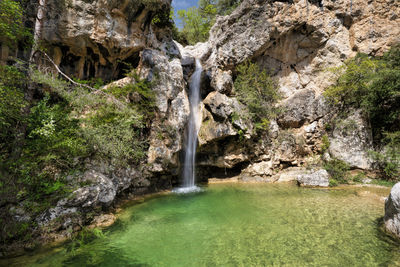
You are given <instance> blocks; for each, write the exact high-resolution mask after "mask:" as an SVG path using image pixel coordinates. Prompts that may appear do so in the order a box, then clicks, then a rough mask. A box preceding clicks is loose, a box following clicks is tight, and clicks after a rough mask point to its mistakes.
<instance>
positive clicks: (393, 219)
mask: <svg viewBox="0 0 400 267" xmlns="http://www.w3.org/2000/svg"><path fill="white" fill-rule="evenodd" d="M384 221H385V227H386V229H387V230H388V231H389V232H391V233H393V234H394V235H396V236H397V237H399V238H400V183H397V184H395V185H394V186H393V188H392V190H391V191H390V195H389V197H388V198H387V199H386V201H385V217H384Z"/></svg>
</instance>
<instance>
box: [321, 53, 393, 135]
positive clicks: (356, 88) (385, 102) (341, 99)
mask: <svg viewBox="0 0 400 267" xmlns="http://www.w3.org/2000/svg"><path fill="white" fill-rule="evenodd" d="M399 54H400V47H394V48H392V49H391V50H390V51H389V52H388V53H386V54H385V55H384V56H383V57H382V58H370V57H368V56H366V55H364V54H358V55H357V56H356V57H355V58H354V59H351V60H349V61H347V62H346V63H345V64H344V65H343V66H341V67H338V68H335V69H334V70H333V71H334V73H335V74H336V84H335V85H334V86H332V87H330V88H329V89H327V90H326V92H325V96H326V97H327V98H328V99H329V100H331V101H332V102H333V103H336V104H340V105H342V106H343V107H344V108H346V107H353V108H361V109H362V110H363V111H364V112H365V113H366V114H367V115H368V117H369V118H370V121H371V126H372V128H373V133H374V138H375V140H377V141H378V140H381V139H382V138H383V136H384V132H385V131H389V132H394V131H398V130H400V67H399V63H398V61H397V60H396V59H399V58H400V56H399Z"/></svg>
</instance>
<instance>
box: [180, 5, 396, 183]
mask: <svg viewBox="0 0 400 267" xmlns="http://www.w3.org/2000/svg"><path fill="white" fill-rule="evenodd" d="M399 14H400V3H399V2H398V1H391V0H382V1H369V2H366V1H352V0H343V1H305V0H301V1H257V0H248V1H244V2H243V3H242V4H241V6H240V7H238V8H237V9H236V10H235V11H234V12H233V13H232V14H231V15H230V16H224V17H219V18H217V22H216V23H215V25H214V26H213V28H212V29H211V34H210V38H209V40H208V42H206V43H202V44H197V45H196V46H194V47H186V48H185V49H186V51H187V53H189V54H192V55H193V56H194V57H200V58H201V59H202V62H203V64H204V65H205V68H206V69H207V73H208V75H209V77H208V78H209V80H210V82H209V87H210V88H209V89H208V91H216V92H217V93H216V92H211V93H210V94H209V96H207V97H206V98H205V100H204V104H205V107H206V111H205V112H206V113H211V115H207V114H206V115H205V116H203V117H204V122H203V125H202V130H201V133H203V134H205V135H207V136H206V137H204V136H202V135H201V136H200V153H202V154H208V156H207V157H200V162H199V165H211V166H215V167H218V168H222V167H223V168H232V167H234V166H235V165H236V164H239V165H238V166H239V167H240V168H242V166H243V164H244V163H245V164H250V165H252V166H254V168H258V165H259V164H263V166H264V167H265V166H268V167H265V168H263V172H264V176H270V175H272V174H273V173H274V172H276V171H278V170H279V169H282V168H286V167H288V166H300V165H303V164H304V163H305V162H306V161H307V160H308V158H309V157H310V156H311V155H313V154H315V153H316V152H320V151H321V137H322V136H323V135H325V134H326V135H329V139H330V143H331V147H330V149H329V154H330V156H332V157H336V158H339V159H341V160H344V161H346V162H347V163H348V164H349V165H350V166H351V167H352V168H359V169H364V170H366V169H370V168H371V160H370V159H369V158H368V155H367V154H368V153H367V151H368V150H370V149H371V148H372V141H371V132H370V131H371V130H370V127H369V125H368V124H367V123H366V120H365V118H362V117H361V116H360V115H359V113H357V111H355V113H354V115H351V116H349V117H348V118H345V119H343V121H342V122H343V123H342V124H340V125H341V126H340V127H337V128H335V129H334V131H327V130H326V128H327V125H328V124H329V122H330V121H331V119H332V118H333V117H335V116H336V114H335V110H333V108H332V107H330V106H329V105H328V104H327V103H326V101H325V100H324V97H323V95H322V93H323V91H324V90H325V89H326V88H327V87H329V86H330V85H331V84H332V82H333V80H332V75H333V74H332V73H331V72H330V71H329V69H330V68H331V67H337V66H340V65H341V64H343V62H344V61H345V60H346V59H348V58H350V57H353V56H355V55H356V53H357V52H362V53H366V54H369V55H381V54H382V53H383V52H385V51H386V50H388V49H389V48H390V47H391V46H392V45H394V44H396V43H398V42H399V41H400V38H399V36H400V35H399V34H400V27H399V25H400V18H399ZM246 60H252V61H255V62H257V63H258V64H259V65H260V66H261V67H263V68H265V69H267V70H268V71H269V72H270V73H271V74H272V75H273V76H274V77H275V78H277V79H278V81H279V90H280V92H281V94H282V95H283V97H284V98H283V100H282V101H281V102H280V103H279V105H280V106H281V107H282V108H283V110H284V111H285V112H284V113H283V114H282V115H281V116H280V117H279V118H278V119H277V120H276V122H272V123H271V129H270V134H269V136H268V137H266V138H262V140H261V141H258V140H257V142H258V143H254V140H251V139H254V136H252V137H250V136H249V137H248V138H246V140H247V141H239V138H238V137H239V130H240V127H234V126H233V125H231V122H230V121H231V117H229V116H230V115H229V114H232V113H233V112H240V107H239V106H237V105H236V106H235V105H231V104H228V103H230V102H234V101H235V97H234V96H235V91H234V84H233V81H234V79H235V76H236V71H235V70H236V67H237V66H238V65H239V64H241V63H243V62H245V61H246ZM216 94H221V96H218V97H217V98H216V97H215V96H216ZM211 98H212V99H217V100H219V99H224V100H223V102H224V103H225V107H224V108H221V109H219V110H218V111H215V108H212V107H211V106H210V99H211ZM213 101H214V102H213V103H212V105H216V102H215V100H213ZM227 107H229V109H228V110H227ZM221 110H223V113H224V114H225V118H224V117H223V116H222V117H221V114H220V113H221ZM226 115H227V116H226ZM210 118H214V120H215V121H216V122H214V121H212V122H211V123H210ZM221 118H223V119H222V120H221ZM226 118H227V119H226ZM346 124H347V125H349V124H351V125H353V126H354V127H350V128H349V127H347V128H346V127H344V126H345V125H346ZM204 139H205V140H207V142H202V141H201V140H204ZM268 139H270V140H268ZM225 143H228V144H227V145H224V144H225ZM232 144H235V145H232ZM349 146H350V147H351V149H345V147H347V148H348V147H349ZM217 148H218V149H217ZM210 154H211V155H213V156H212V159H211V160H210ZM327 156H329V155H327ZM232 159H234V164H232ZM252 166H249V167H247V169H246V172H248V171H249V169H251V168H252Z"/></svg>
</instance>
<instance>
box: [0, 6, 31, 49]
mask: <svg viewBox="0 0 400 267" xmlns="http://www.w3.org/2000/svg"><path fill="white" fill-rule="evenodd" d="M0 36H1V37H2V42H5V43H6V44H7V45H10V46H12V45H15V44H16V43H17V42H19V41H21V40H23V39H25V40H26V41H28V43H29V42H30V41H31V39H32V35H31V34H30V32H29V30H28V29H27V28H25V26H24V12H23V9H22V7H21V4H20V3H19V2H18V1H13V0H1V1H0Z"/></svg>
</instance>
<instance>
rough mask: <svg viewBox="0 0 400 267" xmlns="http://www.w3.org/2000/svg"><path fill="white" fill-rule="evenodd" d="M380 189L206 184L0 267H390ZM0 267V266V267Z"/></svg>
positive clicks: (398, 249) (392, 258) (396, 255)
mask: <svg viewBox="0 0 400 267" xmlns="http://www.w3.org/2000/svg"><path fill="white" fill-rule="evenodd" d="M388 192H389V190H388V189H373V188H367V189H361V188H354V187H353V188H351V187H349V188H345V189H341V190H340V189H339V190H322V189H307V188H299V187H297V186H294V185H272V184H214V185H209V186H207V187H205V188H204V191H203V192H201V193H195V194H189V195H177V194H169V195H164V196H159V197H155V198H151V199H149V200H147V201H145V202H144V203H140V204H135V205H132V206H130V207H127V208H126V209H124V212H123V213H122V214H121V216H120V219H119V221H118V222H117V223H116V224H115V225H113V226H112V227H110V228H109V229H107V230H106V231H105V235H104V237H100V238H97V239H95V240H93V241H91V242H89V243H88V244H86V245H84V246H82V247H79V248H75V249H71V245H70V244H65V245H64V246H62V247H58V248H54V249H51V250H47V251H43V252H40V253H39V252H36V253H33V254H32V255H26V256H23V257H19V258H16V259H11V260H9V261H8V262H7V264H8V266H12V265H15V266H25V265H26V266H388V265H389V266H396V265H400V246H399V244H398V243H396V242H395V241H393V240H392V239H391V238H389V237H387V236H386V235H385V234H384V233H383V232H382V231H381V228H380V224H381V222H380V220H381V218H382V216H383V212H384V205H383V202H382V199H381V197H382V196H386V195H387V194H388ZM2 263H4V262H2Z"/></svg>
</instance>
